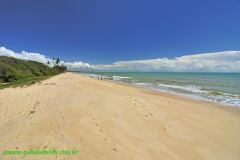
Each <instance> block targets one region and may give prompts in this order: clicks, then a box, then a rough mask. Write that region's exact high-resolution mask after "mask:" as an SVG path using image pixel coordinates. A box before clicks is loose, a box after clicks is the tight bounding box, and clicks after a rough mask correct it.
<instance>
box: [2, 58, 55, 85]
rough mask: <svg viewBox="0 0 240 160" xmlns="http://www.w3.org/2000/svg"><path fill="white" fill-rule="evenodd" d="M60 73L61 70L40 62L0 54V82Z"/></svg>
mask: <svg viewBox="0 0 240 160" xmlns="http://www.w3.org/2000/svg"><path fill="white" fill-rule="evenodd" d="M58 73H60V72H59V71H57V70H56V69H53V68H50V67H48V66H47V65H44V64H42V63H39V62H35V61H26V60H20V59H16V58H13V57H5V56H0V83H6V82H14V81H19V80H24V79H29V78H34V77H42V76H48V75H55V74H58Z"/></svg>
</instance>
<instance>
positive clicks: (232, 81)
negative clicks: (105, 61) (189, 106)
mask: <svg viewBox="0 0 240 160" xmlns="http://www.w3.org/2000/svg"><path fill="white" fill-rule="evenodd" d="M88 75H90V76H92V77H98V76H102V77H103V78H105V79H110V80H113V81H117V82H122V83H127V84H131V85H136V86H140V87H144V88H148V89H152V90H155V91H160V92H167V93H173V94H178V95H182V96H186V97H190V98H193V99H200V100H206V101H213V102H217V103H221V104H225V105H230V106H235V107H240V73H172V72H171V73H158V72H94V73H88Z"/></svg>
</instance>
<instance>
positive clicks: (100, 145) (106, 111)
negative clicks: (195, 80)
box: [0, 73, 240, 160]
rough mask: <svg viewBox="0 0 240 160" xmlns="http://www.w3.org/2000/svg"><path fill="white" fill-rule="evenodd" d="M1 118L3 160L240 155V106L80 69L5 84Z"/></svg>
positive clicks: (230, 159) (183, 159)
mask: <svg viewBox="0 0 240 160" xmlns="http://www.w3.org/2000/svg"><path fill="white" fill-rule="evenodd" d="M0 120H1V121H0V151H1V153H0V159H22V158H20V156H19V155H15V156H10V155H4V154H3V151H4V150H14V149H15V150H26V149H30V148H31V149H38V148H40V149H42V148H44V149H48V148H51V147H53V148H55V149H58V150H62V149H72V148H74V147H75V148H76V149H77V150H78V151H79V152H78V154H76V155H27V156H26V157H25V159H31V160H32V159H51V160H52V159H69V160H70V159H71V160H73V159H82V160H160V159H164V160H168V159H176V160H197V159H199V160H201V159H207V160H240V140H239V136H240V110H239V109H237V108H232V107H225V106H219V105H216V104H212V103H207V102H201V101H194V100H189V99H185V98H182V97H177V96H173V95H168V94H163V93H156V92H152V91H148V90H145V89H141V88H137V87H131V86H127V85H123V84H116V83H113V82H109V81H104V80H102V81H101V80H96V79H92V78H88V77H85V76H81V75H79V74H75V73H64V74H61V75H58V76H55V77H53V78H51V79H49V80H46V81H43V82H41V83H39V84H34V85H32V86H29V87H25V88H7V89H3V90H0Z"/></svg>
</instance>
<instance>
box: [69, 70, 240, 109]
mask: <svg viewBox="0 0 240 160" xmlns="http://www.w3.org/2000/svg"><path fill="white" fill-rule="evenodd" d="M69 73H73V74H79V75H82V76H85V75H86V76H87V77H88V78H92V79H95V80H100V79H97V78H94V77H91V76H90V75H89V74H88V73H79V72H69ZM102 80H103V81H107V82H112V83H115V84H120V85H126V86H130V87H134V88H140V89H145V90H148V91H150V92H154V93H160V95H164V94H166V96H174V97H176V98H184V99H186V100H193V101H196V102H205V103H210V104H213V105H216V106H218V107H230V108H235V109H237V110H239V111H240V106H234V105H230V104H226V103H218V102H215V101H211V100H207V99H200V98H199V99H198V98H194V97H190V96H187V95H184V94H178V93H174V92H164V91H161V90H156V89H153V88H148V87H144V86H140V85H135V84H130V83H126V82H122V81H116V80H111V79H104V78H103V79H102Z"/></svg>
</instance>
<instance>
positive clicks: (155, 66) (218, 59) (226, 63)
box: [0, 47, 240, 72]
mask: <svg viewBox="0 0 240 160" xmlns="http://www.w3.org/2000/svg"><path fill="white" fill-rule="evenodd" d="M0 56H10V57H15V58H18V59H24V60H34V61H38V62H41V63H44V64H47V62H48V61H49V62H50V63H51V64H52V63H53V60H52V59H51V58H48V57H47V56H46V55H44V54H41V53H36V52H27V51H21V52H19V53H18V52H14V51H12V50H10V49H7V48H5V47H0ZM61 63H62V64H64V65H66V66H67V67H68V69H69V70H74V71H156V72H165V71H169V72H171V71H173V72H240V51H223V52H214V53H202V54H192V55H184V56H180V57H174V58H167V57H159V58H157V59H147V60H131V61H117V62H114V63H112V64H101V65H91V64H89V63H84V62H81V61H75V62H67V61H61ZM51 64H50V65H51Z"/></svg>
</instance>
